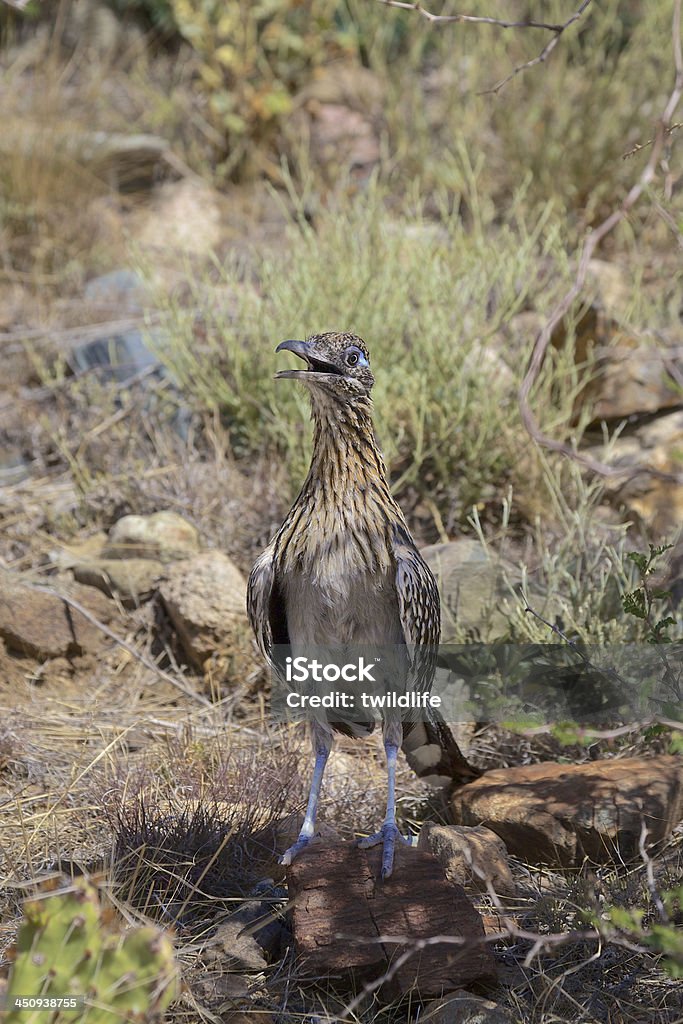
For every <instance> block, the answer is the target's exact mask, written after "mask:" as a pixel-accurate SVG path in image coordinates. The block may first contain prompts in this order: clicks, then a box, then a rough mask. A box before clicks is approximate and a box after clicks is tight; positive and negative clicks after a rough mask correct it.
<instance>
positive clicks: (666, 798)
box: [451, 756, 683, 866]
mask: <svg viewBox="0 0 683 1024" xmlns="http://www.w3.org/2000/svg"><path fill="white" fill-rule="evenodd" d="M451 808H452V811H453V815H454V818H455V820H456V821H458V822H460V823H461V824H463V825H486V827H487V828H490V829H491V830H492V831H493V832H495V833H496V834H497V835H499V836H500V838H501V839H502V840H503V841H504V843H505V845H506V846H507V849H508V851H509V852H510V853H511V854H514V855H516V856H518V857H521V858H523V859H524V860H526V861H527V862H528V863H532V864H533V863H537V862H542V863H549V864H560V865H562V866H572V865H578V864H580V863H581V862H582V861H583V860H584V858H585V857H588V858H589V860H592V861H595V862H597V863H604V862H606V861H609V860H612V859H613V858H614V856H615V853H616V852H617V851H618V853H619V855H620V856H621V857H622V858H624V859H630V858H633V857H637V856H638V855H639V854H638V848H639V842H640V836H641V831H642V826H643V823H644V824H645V826H646V828H647V830H648V838H647V841H648V844H652V843H656V842H658V841H659V840H661V839H664V838H665V836H667V835H668V834H669V833H670V832H671V831H672V829H673V828H675V826H676V825H677V824H678V823H679V822H680V821H681V819H683V758H681V757H674V756H661V757H652V758H641V757H629V758H619V759H615V760H612V761H592V762H590V763H589V764H579V765H564V764H554V763H543V764H532V765H526V766H524V767H521V768H504V769H499V770H497V771H492V772H487V773H486V775H484V776H483V777H482V778H481V779H477V780H476V782H470V783H468V784H467V785H466V786H463V787H462V789H459V790H458V792H457V793H455V794H454V795H453V797H452V799H451Z"/></svg>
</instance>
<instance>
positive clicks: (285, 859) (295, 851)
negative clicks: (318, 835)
mask: <svg viewBox="0 0 683 1024" xmlns="http://www.w3.org/2000/svg"><path fill="white" fill-rule="evenodd" d="M312 839H315V835H312V836H304V835H300V836H299V838H298V839H297V841H296V842H295V843H293V844H292V845H291V846H290V848H289V849H288V850H285V852H284V853H283V854H282V856H281V857H278V864H291V863H292V861H293V860H294V858H295V857H298V856H299V854H300V853H301V851H302V850H305V849H306V847H307V846H308V844H309V843H310V841H311V840H312Z"/></svg>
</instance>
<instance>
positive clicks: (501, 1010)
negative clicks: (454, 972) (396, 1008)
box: [420, 988, 518, 1024]
mask: <svg viewBox="0 0 683 1024" xmlns="http://www.w3.org/2000/svg"><path fill="white" fill-rule="evenodd" d="M517 1020H518V1018H517V1017H516V1016H512V1014H511V1013H510V1012H509V1010H506V1009H505V1007H504V1006H500V1005H499V1004H498V1003H493V1002H491V1000H490V999H482V997H481V996H475V995H473V994H472V993H471V992H466V991H465V989H462V988H461V989H458V990H457V992H453V993H451V995H449V996H447V997H446V998H445V999H438V1000H436V1001H435V1002H433V1003H428V1004H427V1006H425V1009H424V1013H423V1014H421V1016H420V1021H424V1024H456V1022H457V1024H517Z"/></svg>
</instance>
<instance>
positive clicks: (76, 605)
mask: <svg viewBox="0 0 683 1024" xmlns="http://www.w3.org/2000/svg"><path fill="white" fill-rule="evenodd" d="M26 586H27V587H28V588H29V589H30V590H35V591H36V592H37V593H39V594H48V595H49V596H51V597H58V598H59V599H60V601H64V603H65V604H67V605H68V606H69V607H70V608H73V609H74V611H77V612H78V613H79V615H82V616H83V618H84V619H87V620H88V622H91V623H92V625H93V626H96V627H97V629H99V630H100V631H101V632H102V633H104V635H105V636H108V637H109V639H110V640H113V641H114V643H115V644H117V645H118V646H119V647H122V648H123V650H124V651H127V653H128V654H130V655H131V657H133V658H135V659H136V660H137V661H139V662H140V663H141V664H142V665H144V666H145V668H148V669H149V670H150V671H151V672H154V673H155V675H157V676H159V678H160V679H163V680H164V682H166V683H170V684H171V686H173V687H175V689H176V690H180V691H181V693H184V694H185V696H186V697H190V698H191V699H192V700H196V701H197V702H198V703H199V704H203V705H204V707H212V704H211V701H209V700H207V699H206V697H204V696H203V695H202V694H201V693H196V692H195V691H194V690H192V689H191V688H190V687H189V686H184V685H183V683H181V682H180V680H178V679H174V678H173V676H171V675H169V674H168V672H164V670H163V669H161V668H159V666H158V665H157V664H155V663H154V662H153V661H152V659H151V658H148V657H147V656H146V655H145V654H141V653H140V651H137V650H136V649H135V647H133V645H132V644H129V643H128V641H127V640H124V639H123V638H122V637H120V636H117V634H116V633H114V632H113V630H111V629H109V627H108V626H105V624H104V623H103V622H100V620H99V619H98V618H96V617H95V616H94V615H93V614H92V612H90V611H88V609H87V608H86V607H85V606H84V605H82V604H81V603H80V601H76V600H75V599H74V598H73V597H70V596H69V595H68V594H64V593H63V592H62V591H59V590H53V589H52V588H51V587H43V586H41V585H40V584H39V583H27V584H26Z"/></svg>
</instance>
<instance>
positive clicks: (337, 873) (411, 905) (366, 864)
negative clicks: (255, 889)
mask: <svg viewBox="0 0 683 1024" xmlns="http://www.w3.org/2000/svg"><path fill="white" fill-rule="evenodd" d="M381 859H382V850H381V847H375V848H373V849H370V850H362V849H359V848H358V847H357V846H356V845H355V844H351V843H340V842H338V841H331V842H329V841H324V842H320V843H317V844H315V845H311V846H310V847H309V848H308V849H306V850H304V851H303V852H302V853H301V854H300V855H299V856H298V857H297V858H296V859H295V861H294V862H293V864H291V865H290V867H289V868H288V872H287V879H288V883H289V891H290V897H291V899H292V931H293V935H294V944H295V948H296V950H297V953H298V955H299V956H300V958H301V963H302V966H303V968H304V970H310V971H312V972H314V973H315V974H318V975H319V974H322V975H324V976H327V975H342V976H343V975H344V974H346V973H348V975H349V978H350V977H351V975H352V974H353V975H354V976H355V977H361V978H362V979H378V978H380V977H382V976H384V975H385V974H387V972H388V970H389V969H390V965H391V964H392V963H395V961H396V960H397V959H398V958H399V957H401V956H402V954H403V953H406V952H408V951H410V950H411V949H414V948H415V947H414V943H415V942H416V940H420V939H425V940H431V939H435V938H436V937H437V936H455V937H456V938H457V939H459V940H462V941H456V942H453V943H449V942H434V943H431V942H430V943H429V945H427V946H425V947H424V948H423V949H421V950H419V951H415V955H414V956H408V957H407V958H406V960H405V962H404V963H402V964H401V966H400V967H398V969H397V970H395V972H394V973H393V974H392V977H391V978H390V979H388V980H387V981H386V982H385V984H384V985H383V987H382V995H383V996H384V997H386V998H387V999H389V1000H391V999H394V998H396V997H397V996H400V995H403V994H405V993H407V992H409V991H414V993H415V996H416V997H417V998H428V997H430V996H435V995H440V994H441V993H443V991H444V990H446V991H448V990H450V989H453V988H458V987H460V986H461V985H463V984H468V983H471V982H473V981H475V980H482V979H489V980H490V979H492V978H493V977H495V974H496V967H495V962H494V960H493V956H492V954H491V951H490V950H489V948H488V946H487V945H486V944H485V943H484V941H483V940H484V929H483V925H482V922H481V918H480V916H479V914H478V913H477V911H476V910H475V909H474V907H473V906H472V904H471V902H470V900H469V899H468V897H467V896H466V894H465V892H464V890H463V889H462V888H461V887H460V886H457V885H453V884H452V883H450V882H449V881H448V880H447V879H446V877H445V875H444V872H443V868H442V867H441V865H440V864H439V862H438V861H437V860H436V858H435V857H432V856H430V854H428V853H424V852H423V851H421V850H417V849H415V848H414V847H410V846H406V845H403V844H401V845H399V846H398V847H397V849H396V856H395V861H394V871H393V874H392V875H391V877H390V878H388V879H386V880H385V881H381V880H380V878H379V872H380V865H381ZM381 936H395V937H396V938H397V941H396V942H391V943H388V942H386V941H381V940H380V937H381Z"/></svg>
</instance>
